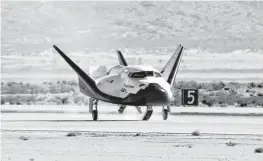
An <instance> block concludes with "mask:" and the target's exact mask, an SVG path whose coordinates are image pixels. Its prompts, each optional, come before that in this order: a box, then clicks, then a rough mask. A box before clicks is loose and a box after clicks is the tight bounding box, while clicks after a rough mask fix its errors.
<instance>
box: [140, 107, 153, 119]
mask: <svg viewBox="0 0 263 161" xmlns="http://www.w3.org/2000/svg"><path fill="white" fill-rule="evenodd" d="M152 113H153V108H152V106H147V108H146V111H145V113H144V116H143V118H142V120H146V121H147V120H149V119H150V118H151V116H152Z"/></svg>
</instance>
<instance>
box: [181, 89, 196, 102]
mask: <svg viewBox="0 0 263 161" xmlns="http://www.w3.org/2000/svg"><path fill="white" fill-rule="evenodd" d="M182 105H190V106H198V89H182Z"/></svg>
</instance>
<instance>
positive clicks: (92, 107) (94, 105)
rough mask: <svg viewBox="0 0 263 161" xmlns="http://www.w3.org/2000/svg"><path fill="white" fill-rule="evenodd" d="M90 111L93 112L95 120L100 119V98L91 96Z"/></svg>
mask: <svg viewBox="0 0 263 161" xmlns="http://www.w3.org/2000/svg"><path fill="white" fill-rule="evenodd" d="M89 112H90V113H91V114H92V119H93V120H94V121H97V120H98V100H96V99H93V98H90V99H89Z"/></svg>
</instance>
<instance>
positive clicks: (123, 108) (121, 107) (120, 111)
mask: <svg viewBox="0 0 263 161" xmlns="http://www.w3.org/2000/svg"><path fill="white" fill-rule="evenodd" d="M125 108H126V105H121V106H120V108H119V110H118V112H119V114H122V113H123V111H124V110H125Z"/></svg>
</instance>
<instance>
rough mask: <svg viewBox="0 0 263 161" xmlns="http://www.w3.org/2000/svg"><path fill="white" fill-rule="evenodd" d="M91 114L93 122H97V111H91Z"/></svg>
mask: <svg viewBox="0 0 263 161" xmlns="http://www.w3.org/2000/svg"><path fill="white" fill-rule="evenodd" d="M91 114H92V119H93V121H97V120H98V110H92V112H91Z"/></svg>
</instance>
